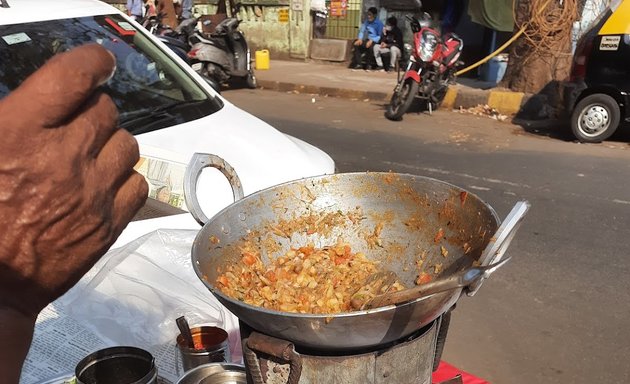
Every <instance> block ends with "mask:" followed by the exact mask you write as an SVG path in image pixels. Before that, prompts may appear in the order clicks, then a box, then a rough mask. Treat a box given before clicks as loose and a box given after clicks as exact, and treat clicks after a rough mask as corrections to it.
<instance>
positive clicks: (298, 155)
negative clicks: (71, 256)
mask: <svg viewBox="0 0 630 384" xmlns="http://www.w3.org/2000/svg"><path fill="white" fill-rule="evenodd" d="M3 3H6V4H7V5H8V7H0V98H2V97H4V96H6V95H7V94H8V93H9V92H11V91H12V90H13V89H15V88H16V87H17V86H18V85H19V84H20V83H21V82H22V81H23V80H24V79H25V78H26V77H27V76H28V75H30V74H31V73H33V72H34V71H35V70H36V69H37V68H39V67H40V66H41V65H43V64H44V63H45V62H46V60H48V59H49V58H50V57H51V56H53V55H54V54H56V53H59V52H63V51H66V50H69V49H71V48H72V47H75V46H78V45H82V44H87V43H97V44H100V45H102V46H103V47H105V48H107V49H109V50H110V51H112V52H113V53H114V54H115V55H116V59H117V69H116V72H115V74H114V76H113V78H112V79H111V80H110V81H109V82H108V83H107V84H106V85H105V86H104V91H105V92H106V93H108V94H109V95H110V96H111V97H112V99H113V100H114V102H115V103H116V105H117V107H118V109H119V112H120V120H119V123H120V125H121V127H123V128H125V129H127V130H129V131H130V132H131V133H133V134H134V135H135V137H136V139H137V140H138V143H139V145H140V152H141V155H142V157H143V160H142V162H141V163H140V164H139V165H138V167H137V169H138V170H140V171H141V172H142V173H143V174H144V175H145V176H146V177H147V179H148V180H149V184H150V186H151V192H150V194H151V196H152V197H156V198H159V199H162V200H163V201H168V202H169V203H170V204H172V205H174V206H176V207H179V208H183V209H186V206H185V202H184V201H183V196H182V192H183V191H182V182H183V181H182V178H183V171H184V169H185V167H186V164H187V163H188V162H189V160H190V159H191V158H192V156H193V154H194V153H197V152H199V153H209V154H214V155H217V156H219V157H221V158H223V159H224V160H226V161H227V162H228V163H229V164H230V165H231V166H232V167H233V168H234V169H235V171H236V173H237V175H238V176H239V178H240V180H241V182H242V187H243V191H244V194H245V195H248V194H251V193H253V192H256V191H258V190H261V189H264V188H267V187H270V186H272V185H275V184H279V183H283V182H287V181H291V180H296V179H300V178H303V177H309V176H315V175H321V174H329V173H334V167H335V165H334V162H333V160H332V159H331V158H330V157H329V156H328V155H327V154H326V153H324V152H323V151H321V150H320V149H318V148H316V147H314V146H312V145H310V144H308V143H305V142H304V141H301V140H299V139H297V138H295V137H291V136H289V135H286V134H283V133H281V132H279V131H278V130H276V129H275V128H273V127H271V126H270V125H268V124H266V123H265V122H263V121H261V120H259V119H258V118H256V117H254V116H252V115H250V114H248V113H246V112H244V111H243V110H241V109H239V108H238V107H236V106H234V105H233V104H231V103H230V102H228V101H227V100H226V99H224V98H223V97H222V96H221V95H219V94H218V93H216V92H215V91H214V90H213V89H212V88H211V87H210V86H209V84H208V83H206V82H205V81H204V80H203V79H202V78H201V77H200V76H199V75H198V74H197V73H196V72H195V71H193V70H192V68H190V67H189V66H188V65H187V64H186V63H185V62H184V61H183V60H182V59H180V58H179V57H178V56H177V55H175V54H174V53H173V52H172V51H171V50H169V49H168V48H167V47H166V46H165V45H164V44H163V43H162V42H160V41H159V40H158V39H157V38H155V37H154V36H153V35H151V34H150V33H149V32H148V31H147V30H145V29H144V28H142V27H141V26H140V25H139V24H138V23H136V22H135V21H133V20H131V19H130V18H128V17H127V16H126V15H125V14H123V13H122V12H120V11H119V10H118V9H117V8H115V7H113V6H111V5H108V4H106V3H103V2H100V1H95V0H64V1H63V2H54V1H50V0H4V1H3ZM197 192H198V193H197V194H198V196H199V200H200V205H201V208H202V209H203V211H204V213H205V214H206V215H207V216H208V217H210V216H212V215H213V214H215V213H216V212H218V211H219V210H220V209H222V208H224V207H225V206H227V205H229V204H230V203H231V202H232V201H233V196H232V190H231V187H230V184H229V183H228V181H227V179H226V178H225V177H224V176H223V175H221V174H220V173H219V172H218V171H204V172H203V174H202V176H201V178H200V180H199V183H198V188H197ZM187 216H190V215H187ZM173 220H174V219H171V221H167V222H165V223H171V225H169V224H163V223H162V224H159V225H167V226H169V227H170V228H173V227H176V225H175V224H174V221H173ZM185 220H187V224H186V225H188V226H189V225H191V224H190V223H192V222H194V221H193V220H189V219H188V218H187V219H185ZM130 231H131V230H130V229H129V228H128V230H127V231H126V232H127V239H126V240H129V239H131V238H132V237H133V236H135V235H140V234H142V233H140V232H147V231H149V227H144V228H143V229H142V230H140V231H139V232H138V231H136V232H135V233H131V232H130ZM117 244H119V245H121V241H119V242H118V243H117Z"/></svg>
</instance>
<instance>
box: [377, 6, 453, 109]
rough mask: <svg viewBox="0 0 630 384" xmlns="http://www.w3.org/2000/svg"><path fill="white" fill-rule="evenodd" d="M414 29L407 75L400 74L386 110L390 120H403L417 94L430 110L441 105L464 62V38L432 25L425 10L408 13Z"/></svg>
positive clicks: (408, 18)
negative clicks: (418, 13)
mask: <svg viewBox="0 0 630 384" xmlns="http://www.w3.org/2000/svg"><path fill="white" fill-rule="evenodd" d="M406 18H407V20H409V22H410V26H411V30H412V32H413V40H414V41H413V46H411V49H410V51H411V52H410V55H409V60H408V62H407V67H406V69H405V72H404V75H403V76H402V77H401V76H400V71H399V75H398V81H397V84H396V87H395V88H394V93H393V95H392V98H391V100H390V102H389V105H388V106H387V109H386V111H385V117H386V118H388V119H389V120H401V119H402V116H403V115H404V114H405V113H406V112H407V110H409V108H410V107H411V105H412V104H413V101H414V100H415V99H416V98H419V99H422V100H424V101H425V102H426V103H427V107H428V109H429V113H431V112H432V111H433V109H434V108H438V107H439V106H440V104H441V103H442V101H443V100H444V97H445V96H446V91H447V90H448V86H449V85H450V84H454V83H455V72H456V69H457V67H458V66H460V65H462V64H463V62H461V61H459V60H458V59H459V57H460V55H461V52H462V48H463V47H464V42H463V40H462V39H461V38H459V37H458V36H457V35H456V34H454V33H447V34H445V35H444V36H441V35H440V33H439V32H438V31H437V30H435V29H433V28H431V27H430V25H431V17H430V16H429V15H428V14H427V13H425V14H424V15H423V16H422V17H420V18H416V17H413V16H410V15H407V16H406Z"/></svg>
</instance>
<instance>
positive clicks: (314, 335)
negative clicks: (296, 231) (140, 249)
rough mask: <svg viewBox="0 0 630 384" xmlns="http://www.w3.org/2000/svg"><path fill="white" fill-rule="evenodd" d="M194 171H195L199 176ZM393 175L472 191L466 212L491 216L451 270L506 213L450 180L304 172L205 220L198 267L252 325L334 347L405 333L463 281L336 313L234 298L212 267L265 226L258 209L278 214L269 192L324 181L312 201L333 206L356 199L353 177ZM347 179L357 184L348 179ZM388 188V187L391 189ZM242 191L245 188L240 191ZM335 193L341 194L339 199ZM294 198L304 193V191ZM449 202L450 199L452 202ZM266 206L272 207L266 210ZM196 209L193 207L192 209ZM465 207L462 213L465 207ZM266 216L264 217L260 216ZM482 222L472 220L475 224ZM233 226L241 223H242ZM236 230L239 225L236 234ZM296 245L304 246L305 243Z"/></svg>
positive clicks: (376, 178)
mask: <svg viewBox="0 0 630 384" xmlns="http://www.w3.org/2000/svg"><path fill="white" fill-rule="evenodd" d="M192 179H194V177H193V178H192ZM390 179H396V182H395V183H394V184H396V183H399V182H402V183H403V184H405V185H407V187H409V184H414V186H415V187H416V188H417V187H418V186H424V187H431V188H429V189H428V190H422V191H421V192H422V193H427V194H432V196H428V200H430V201H433V200H431V199H435V200H436V201H438V200H440V199H442V198H444V197H445V196H446V195H448V199H451V200H453V201H454V202H456V201H457V199H459V198H461V196H462V195H463V194H465V195H466V203H465V204H464V205H463V206H464V207H468V208H464V209H462V212H463V214H464V216H466V215H465V212H467V211H466V209H470V210H471V212H474V213H475V214H473V215H471V217H467V220H468V221H470V220H473V219H475V216H476V221H475V223H474V225H479V223H481V222H484V223H485V227H484V233H487V238H485V239H483V240H481V241H479V242H478V243H477V244H475V248H474V250H473V251H472V252H471V253H470V254H469V255H468V256H466V255H460V256H458V257H456V258H454V260H455V261H453V262H452V263H451V264H449V266H448V267H447V268H446V269H449V268H450V269H452V271H449V272H448V273H454V272H456V270H461V269H462V268H464V267H466V266H469V265H471V264H472V263H473V262H474V261H476V260H477V259H478V258H479V257H480V256H481V252H482V251H483V249H484V247H485V245H486V244H487V243H488V241H489V237H490V236H491V235H492V234H493V233H494V232H495V231H496V229H497V227H498V225H499V222H500V220H499V218H498V216H497V215H496V213H495V211H494V209H493V208H492V207H491V206H490V205H488V204H487V203H485V202H484V201H483V200H481V199H480V198H479V197H477V196H476V195H474V194H473V193H470V192H468V191H466V190H464V189H462V188H460V187H457V186H454V185H452V184H449V183H446V182H444V181H440V180H437V179H432V178H428V177H423V176H416V175H408V174H398V173H380V172H365V173H345V174H336V175H327V176H318V177H312V178H306V179H300V180H296V181H292V182H288V183H284V184H280V185H276V186H273V187H270V188H267V189H265V190H262V191H259V192H256V193H254V194H251V195H249V196H247V197H245V198H243V199H241V200H237V201H235V202H234V203H233V204H231V205H230V206H228V207H226V208H225V209H223V210H222V211H220V212H219V213H217V214H216V215H215V216H214V217H213V218H212V219H210V220H209V221H208V222H207V223H206V224H204V225H203V228H202V229H201V230H200V231H199V233H198V234H197V236H196V238H195V240H194V242H193V247H192V253H191V257H192V261H193V267H194V270H195V273H196V274H197V276H198V277H199V278H200V279H201V280H202V282H203V284H204V285H205V286H206V287H207V288H208V289H209V290H210V291H211V292H212V293H213V295H214V296H215V297H216V298H217V299H218V300H219V301H220V302H221V303H222V304H223V305H224V306H225V307H227V309H229V310H230V311H231V312H232V313H234V315H236V316H237V317H238V318H239V319H240V320H241V321H243V322H245V323H246V324H247V325H248V326H250V327H252V328H253V329H255V330H257V331H259V332H262V333H266V334H268V335H270V336H274V337H278V338H281V339H286V340H288V341H291V342H294V343H296V344H297V345H300V346H304V347H307V348H313V349H318V350H329V351H330V350H358V349H365V348H369V347H373V346H378V345H382V344H386V343H389V342H393V341H395V340H399V339H401V338H404V337H405V336H407V335H409V334H411V333H413V332H414V331H416V330H418V329H420V328H422V327H423V326H425V325H427V324H429V323H430V322H431V321H433V320H435V319H436V318H438V317H439V316H440V315H441V314H443V313H444V312H445V311H446V310H448V309H449V308H451V307H452V306H453V305H454V304H455V303H456V302H457V300H458V299H459V297H460V296H461V293H462V289H455V290H453V291H448V292H442V293H438V294H435V295H432V296H429V297H424V298H420V299H417V300H413V301H410V302H408V303H406V304H403V305H400V306H397V307H392V306H389V307H382V308H375V309H370V310H364V311H355V312H343V313H336V314H303V313H293V312H282V311H277V310H272V309H267V308H263V307H258V306H254V305H250V304H247V303H244V302H241V301H238V300H236V299H233V298H231V297H229V296H227V295H225V294H223V293H222V292H221V291H220V289H219V288H217V287H216V286H215V285H214V281H216V273H215V271H212V268H216V264H221V263H223V265H226V264H228V263H230V260H227V259H226V257H224V256H222V257H218V256H217V255H218V254H223V255H225V254H226V252H227V253H230V252H229V250H227V251H226V250H225V248H230V247H232V249H236V245H235V243H236V242H238V241H240V239H242V237H243V236H246V234H247V231H248V230H249V231H252V230H255V229H256V228H257V225H258V224H259V223H260V222H258V223H257V222H254V223H248V221H249V219H251V218H252V217H259V216H263V217H264V216H265V215H270V211H269V210H270V208H269V204H265V201H266V200H269V201H266V202H267V203H269V202H270V201H273V199H274V198H278V194H282V195H283V198H288V197H287V196H290V193H289V192H292V193H295V191H297V190H298V189H300V188H304V187H308V188H312V189H313V190H315V192H317V189H318V188H323V189H326V190H328V191H329V192H326V193H319V194H318V193H315V195H314V200H313V201H312V202H311V208H312V205H313V204H314V203H315V202H317V201H318V200H321V199H323V200H326V199H332V201H331V202H329V203H332V205H333V206H335V204H338V205H343V204H340V202H342V201H344V202H345V204H346V205H348V202H347V201H345V200H343V199H347V197H346V196H345V194H346V193H351V190H352V189H353V188H356V185H354V184H353V183H354V182H358V183H362V182H364V183H366V184H369V183H372V184H374V185H376V186H377V187H376V188H377V190H378V185H379V183H381V184H380V185H381V186H382V187H388V188H396V186H392V187H389V186H387V185H386V180H390ZM188 181H190V180H188ZM195 183H196V181H195V180H193V184H192V185H190V186H188V194H190V193H191V190H194V185H195ZM344 183H350V184H348V185H344ZM403 184H401V185H403ZM342 185H343V187H344V188H346V189H345V190H344V191H340V190H338V189H337V188H340V187H341V186H342ZM374 185H372V186H370V188H371V187H374ZM364 187H365V186H364ZM185 188H186V187H185ZM348 188H349V189H348ZM388 188H384V190H387V189H388ZM359 189H361V188H359ZM368 189H369V188H367V189H363V192H362V193H365V191H367V190H368ZM185 191H186V189H185ZM320 192H321V191H320ZM416 192H417V191H416ZM192 193H194V192H192ZM340 193H341V195H340ZM419 193H420V192H419ZM234 195H235V196H236V195H237V193H236V191H235V192H234ZM335 197H337V198H338V199H340V200H337V201H335ZM382 198H383V196H378V199H377V200H379V203H380V200H381V199H382ZM294 200H295V201H297V200H299V199H294ZM351 200H352V202H351V203H350V204H349V205H354V204H358V203H357V200H356V196H354V197H352V198H351ZM368 200H369V199H368ZM394 200H395V199H394ZM187 201H188V200H187ZM320 202H321V201H320ZM285 203H286V202H285ZM407 204H408V203H407ZM446 204H447V203H445V205H446ZM349 205H348V206H349ZM385 205H386V204H385ZM255 206H257V207H260V209H258V210H255V209H252V207H255ZM381 206H382V205H379V208H380V207H381ZM265 208H266V209H267V210H265ZM286 208H287V209H288V210H289V211H292V209H290V208H292V207H286ZM471 208H472V209H471ZM364 209H365V207H364ZM192 211H193V210H192V209H191V212H192ZM403 211H404V210H403ZM434 211H435V210H434V209H433V208H431V210H430V211H427V212H432V213H433V214H434V216H435V212H434ZM462 212H457V213H458V214H462ZM239 215H240V218H239ZM243 216H245V218H243ZM259 219H260V220H262V219H261V218H260V217H259ZM273 219H278V217H276V216H275V215H273ZM432 219H435V218H432ZM474 225H473V224H468V226H469V227H471V226H474ZM399 226H400V225H399ZM233 227H238V230H236V229H234V228H233ZM222 228H223V229H222ZM225 228H228V229H229V231H228V232H229V236H230V237H233V238H235V239H237V240H236V242H233V243H232V244H230V242H229V241H228V242H224V241H226V240H225V237H227V235H226V234H224V233H222V232H223V231H224V230H225ZM239 230H240V232H239ZM235 232H239V233H238V234H237V235H234V233H235ZM417 235H418V234H416V236H414V237H413V238H418V236H417ZM451 235H452V233H447V236H451ZM212 236H219V237H220V242H219V244H221V246H220V248H221V249H222V251H220V252H219V251H218V250H217V248H215V249H214V250H211V249H210V248H211V247H213V246H214V245H212V244H210V240H209V239H210V237H212ZM467 236H470V237H471V238H472V237H474V235H473V234H470V235H468V234H467ZM429 237H431V238H432V237H433V234H431V236H428V233H427V234H425V235H424V239H423V240H426V241H427V242H428V241H429ZM411 239H412V238H410V240H409V242H408V244H409V245H411ZM294 241H295V240H289V241H288V243H292V242H294ZM289 245H294V246H300V245H304V244H303V243H299V244H289ZM459 246H461V244H459ZM352 248H353V251H354V250H355V246H354V245H352ZM453 248H457V247H453ZM285 251H286V249H285V250H284V251H280V252H278V254H276V255H275V256H277V255H279V254H284V252H285ZM231 254H234V252H231ZM238 259H239V258H238V256H236V255H235V256H234V259H233V260H232V262H234V261H235V260H238ZM466 259H468V260H466ZM212 260H214V263H215V264H213V261H212ZM407 261H408V260H407ZM407 280H408V279H407Z"/></svg>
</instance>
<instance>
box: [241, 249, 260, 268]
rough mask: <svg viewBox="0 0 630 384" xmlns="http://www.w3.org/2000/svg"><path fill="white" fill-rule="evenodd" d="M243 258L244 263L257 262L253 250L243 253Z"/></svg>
mask: <svg viewBox="0 0 630 384" xmlns="http://www.w3.org/2000/svg"><path fill="white" fill-rule="evenodd" d="M241 260H242V261H243V263H245V264H246V265H249V266H252V265H254V264H256V256H255V255H254V254H253V253H251V252H245V253H243V258H242V259H241Z"/></svg>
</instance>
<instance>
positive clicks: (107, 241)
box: [0, 45, 148, 316]
mask: <svg viewBox="0 0 630 384" xmlns="http://www.w3.org/2000/svg"><path fill="white" fill-rule="evenodd" d="M114 67H115V59H114V57H113V55H112V54H111V53H109V52H108V51H106V50H105V49H104V48H102V47H100V46H98V45H88V46H83V47H80V48H76V49H74V50H72V51H70V52H66V53H62V54H60V55H57V56H55V57H53V58H52V59H51V60H50V61H49V62H48V63H46V64H45V65H44V66H43V67H42V68H40V69H39V70H38V71H37V72H35V73H34V74H33V75H31V76H30V77H29V78H28V79H26V81H24V83H23V84H22V85H21V86H20V87H19V88H17V89H16V90H15V91H13V92H12V93H10V94H9V95H8V96H7V97H6V98H5V99H4V100H1V101H0V130H2V136H3V139H2V141H0V223H1V226H2V231H1V232H0V309H2V308H5V309H14V310H17V311H20V312H21V313H23V314H25V315H26V316H33V315H34V316H36V315H37V314H38V313H39V311H40V310H41V309H42V308H44V307H45V306H46V305H47V304H48V303H50V302H51V301H53V300H55V299H56V298H57V297H59V296H60V295H62V294H63V293H65V292H66V291H67V290H68V289H69V288H71V287H72V286H73V285H74V284H75V283H76V282H77V281H78V280H79V279H80V278H81V277H82V276H83V275H84V274H85V273H86V272H87V271H88V270H89V269H90V268H91V267H92V266H93V265H94V263H95V262H96V261H97V260H98V259H99V258H100V257H101V256H102V255H103V254H104V253H105V252H106V251H107V249H108V248H109V247H110V246H111V245H112V244H113V242H114V241H115V239H116V238H117V237H118V235H120V233H121V232H122V230H123V229H124V228H125V226H126V225H127V224H128V222H129V221H130V220H131V219H132V218H133V216H134V214H135V213H136V212H137V211H138V209H140V207H141V206H142V205H143V204H144V201H145V199H146V197H147V195H148V187H147V184H146V182H145V180H144V178H143V177H142V176H141V175H140V174H138V173H136V172H135V171H134V170H133V166H134V164H135V163H137V161H138V157H139V154H138V144H137V142H136V140H135V139H134V138H133V136H131V135H130V134H129V133H128V132H127V131H125V130H122V129H119V128H117V118H118V113H117V110H116V107H115V105H114V103H113V102H112V101H111V99H110V98H109V97H108V96H106V95H105V94H103V93H100V92H97V91H96V89H97V88H98V87H99V86H100V85H101V84H103V83H104V82H106V81H107V80H108V79H109V77H110V76H111V75H112V72H113V69H114Z"/></svg>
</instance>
